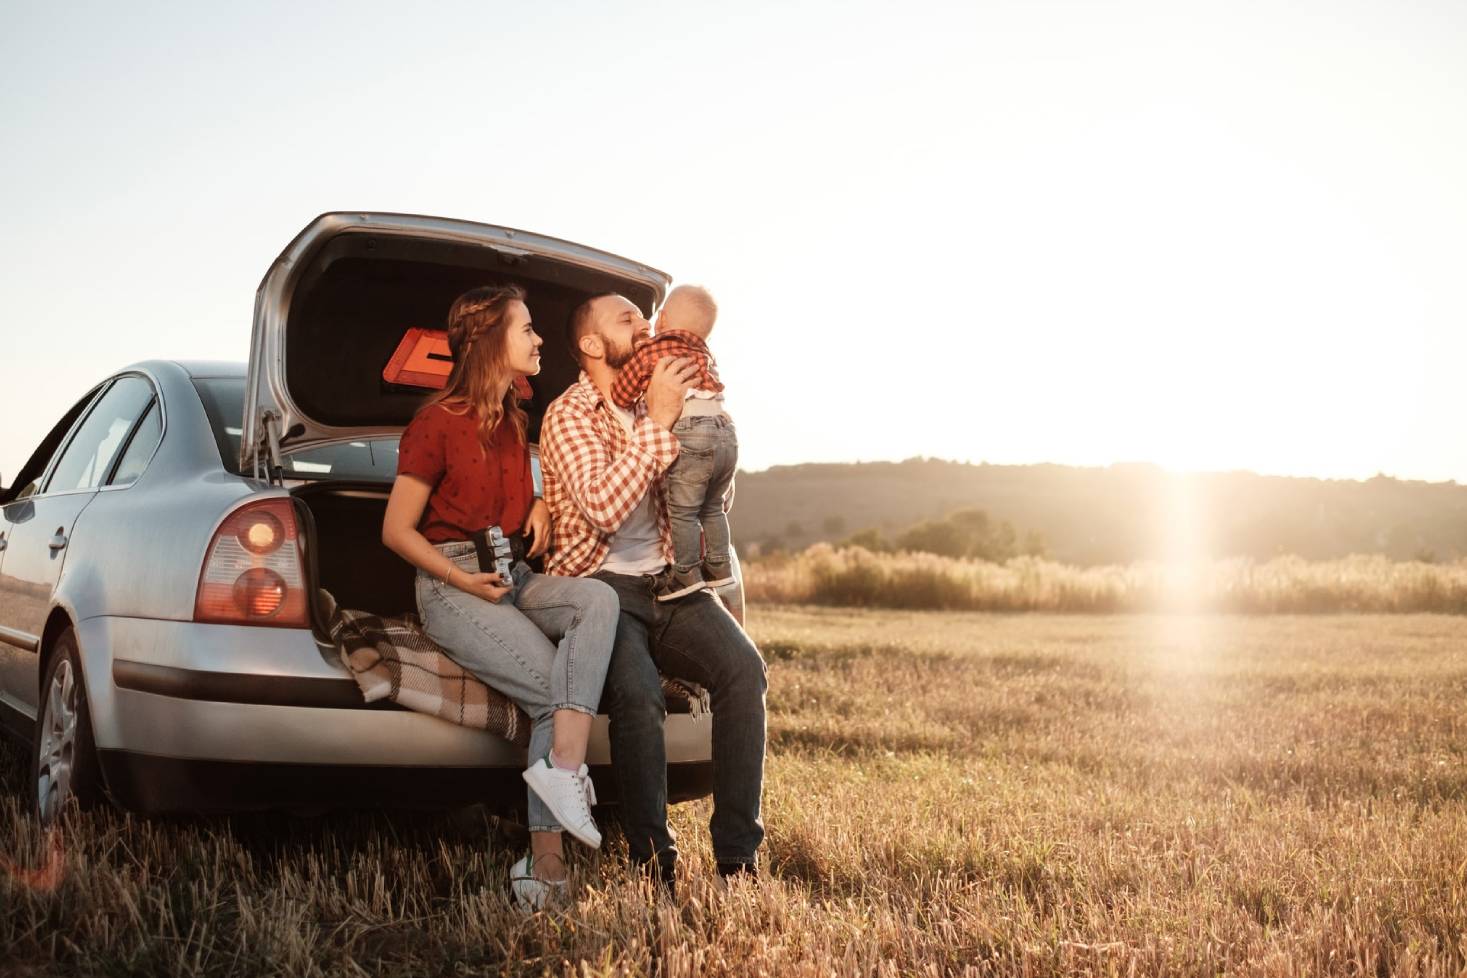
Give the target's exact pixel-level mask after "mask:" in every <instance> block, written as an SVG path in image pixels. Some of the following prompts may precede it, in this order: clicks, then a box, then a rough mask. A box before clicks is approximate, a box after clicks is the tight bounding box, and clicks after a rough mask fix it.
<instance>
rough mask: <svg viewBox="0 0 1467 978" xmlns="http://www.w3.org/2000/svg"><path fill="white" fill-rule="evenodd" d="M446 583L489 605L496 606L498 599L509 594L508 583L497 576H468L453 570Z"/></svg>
mask: <svg viewBox="0 0 1467 978" xmlns="http://www.w3.org/2000/svg"><path fill="white" fill-rule="evenodd" d="M448 583H449V584H452V585H453V586H454V587H456V588H458V589H459V590H460V591H463V592H465V593H468V594H472V595H474V597H476V598H483V599H484V600H485V601H488V602H489V603H490V604H498V603H499V599H500V598H503V597H504V596H505V595H506V594H508V593H509V587H508V582H505V581H504V580H503V578H501V577H500V576H499V575H498V574H485V573H482V572H480V573H478V574H470V573H469V572H468V571H465V570H460V569H458V568H454V571H453V573H451V574H449V575H448Z"/></svg>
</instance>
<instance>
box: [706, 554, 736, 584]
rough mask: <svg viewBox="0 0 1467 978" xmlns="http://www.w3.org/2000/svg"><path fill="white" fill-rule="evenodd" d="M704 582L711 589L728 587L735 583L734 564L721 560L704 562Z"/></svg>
mask: <svg viewBox="0 0 1467 978" xmlns="http://www.w3.org/2000/svg"><path fill="white" fill-rule="evenodd" d="M703 581H704V583H706V584H707V585H708V586H709V587H727V586H728V585H730V584H732V583H733V582H734V576H733V562H732V561H728V560H720V561H717V562H714V561H711V560H705V561H703Z"/></svg>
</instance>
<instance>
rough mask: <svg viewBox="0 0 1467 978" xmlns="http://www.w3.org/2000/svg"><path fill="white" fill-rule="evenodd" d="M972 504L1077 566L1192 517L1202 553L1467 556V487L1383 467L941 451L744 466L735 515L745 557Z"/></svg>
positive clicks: (1159, 535)
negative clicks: (959, 457) (1299, 472)
mask: <svg viewBox="0 0 1467 978" xmlns="http://www.w3.org/2000/svg"><path fill="white" fill-rule="evenodd" d="M968 507H977V508H981V509H984V510H986V511H987V512H988V513H989V515H990V516H992V517H993V518H995V519H1001V520H1008V521H1010V522H1012V523H1013V524H1014V527H1015V528H1016V529H1017V530H1018V531H1019V533H1020V534H1021V535H1022V534H1023V533H1025V532H1026V531H1031V530H1032V531H1038V532H1039V533H1040V534H1041V535H1042V536H1043V537H1044V541H1045V543H1046V546H1047V549H1048V553H1049V556H1051V557H1053V558H1054V559H1056V560H1060V561H1064V562H1067V563H1075V564H1081V565H1092V564H1111V563H1129V562H1131V561H1136V560H1146V559H1162V558H1165V557H1166V556H1168V555H1169V554H1170V553H1172V552H1173V548H1174V547H1175V546H1176V541H1177V534H1176V532H1174V530H1175V528H1180V527H1186V526H1191V527H1195V528H1196V535H1195V537H1194V538H1193V539H1192V541H1191V543H1192V545H1193V546H1195V552H1197V553H1198V554H1199V555H1202V556H1207V557H1226V556H1252V557H1257V558H1268V557H1273V556H1277V555H1279V554H1297V555H1299V556H1301V557H1306V558H1309V559H1317V560H1325V559H1332V558H1336V557H1343V556H1347V555H1349V554H1352V553H1379V554H1385V555H1386V556H1389V557H1392V558H1395V559H1400V560H1407V559H1413V558H1414V559H1426V560H1453V559H1456V558H1459V557H1463V556H1467V486H1460V485H1458V484H1457V483H1455V482H1445V483H1427V482H1410V481H1402V480H1398V479H1391V478H1386V477H1384V476H1376V477H1375V478H1373V479H1368V480H1366V481H1364V482H1359V481H1349V480H1321V479H1298V478H1283V477H1277V476H1261V475H1255V474H1253V473H1251V472H1225V473H1207V474H1197V475H1192V474H1188V475H1177V474H1173V473H1169V472H1166V471H1164V470H1162V469H1160V468H1158V467H1156V466H1152V465H1140V464H1131V465H1113V466H1110V467H1108V468H1075V467H1071V466H1063V465H986V464H981V465H972V464H966V463H961V462H945V461H941V460H938V459H909V460H907V461H905V462H864V463H855V464H846V465H832V464H820V465H787V466H776V467H775V468H772V469H767V470H765V471H762V472H741V473H739V476H738V482H737V498H736V499H735V502H734V507H733V511H732V513H731V514H730V518H731V522H732V524H733V530H734V537H735V540H736V541H737V542H738V544H739V546H740V549H741V552H752V551H754V550H756V549H767V548H768V547H770V546H783V547H785V548H799V547H804V546H807V545H809V544H811V543H815V542H817V541H821V540H825V541H831V542H837V541H840V540H843V539H845V538H847V537H849V536H851V535H853V534H855V533H857V532H859V531H861V530H864V529H868V528H875V529H878V530H880V531H882V532H883V533H884V534H885V535H887V536H893V535H895V534H897V533H898V532H900V531H901V530H904V529H906V528H907V527H909V526H911V525H912V524H914V523H917V522H920V521H923V520H931V519H934V518H938V517H942V516H946V515H947V514H949V513H951V512H953V511H954V510H957V509H962V508H968Z"/></svg>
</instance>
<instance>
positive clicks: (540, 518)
mask: <svg viewBox="0 0 1467 978" xmlns="http://www.w3.org/2000/svg"><path fill="white" fill-rule="evenodd" d="M525 536H527V537H529V538H530V547H529V549H528V550H526V551H525V556H526V557H538V556H540V555H541V554H543V553H544V552H545V551H547V550H549V549H550V507H549V506H546V505H545V500H543V499H540V498H538V497H537V498H536V499H535V501H534V502H533V503H531V504H530V515H529V516H527V517H525Z"/></svg>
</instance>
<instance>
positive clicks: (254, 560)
mask: <svg viewBox="0 0 1467 978" xmlns="http://www.w3.org/2000/svg"><path fill="white" fill-rule="evenodd" d="M194 620H195V621H206V622H217V623H224V624H231V625H274V626H278V627H281V628H304V627H306V626H307V625H308V624H309V617H308V615H307V614H306V587H305V573H304V571H303V570H302V566H301V551H300V543H299V534H298V532H297V529H296V524H295V513H294V512H293V511H292V509H291V502H290V500H289V499H282V498H278V497H277V498H274V499H265V500H261V501H260V502H257V503H250V504H249V505H247V506H241V507H240V508H239V509H237V510H235V511H234V512H233V513H230V514H229V515H228V516H227V517H225V519H224V522H223V523H221V524H220V525H219V529H218V530H216V531H215V532H214V539H213V540H211V541H210V542H209V552H208V553H207V554H206V555H205V557H204V570H203V572H202V573H201V574H200V575H199V593H198V597H197V598H196V599H195V600H194Z"/></svg>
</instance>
